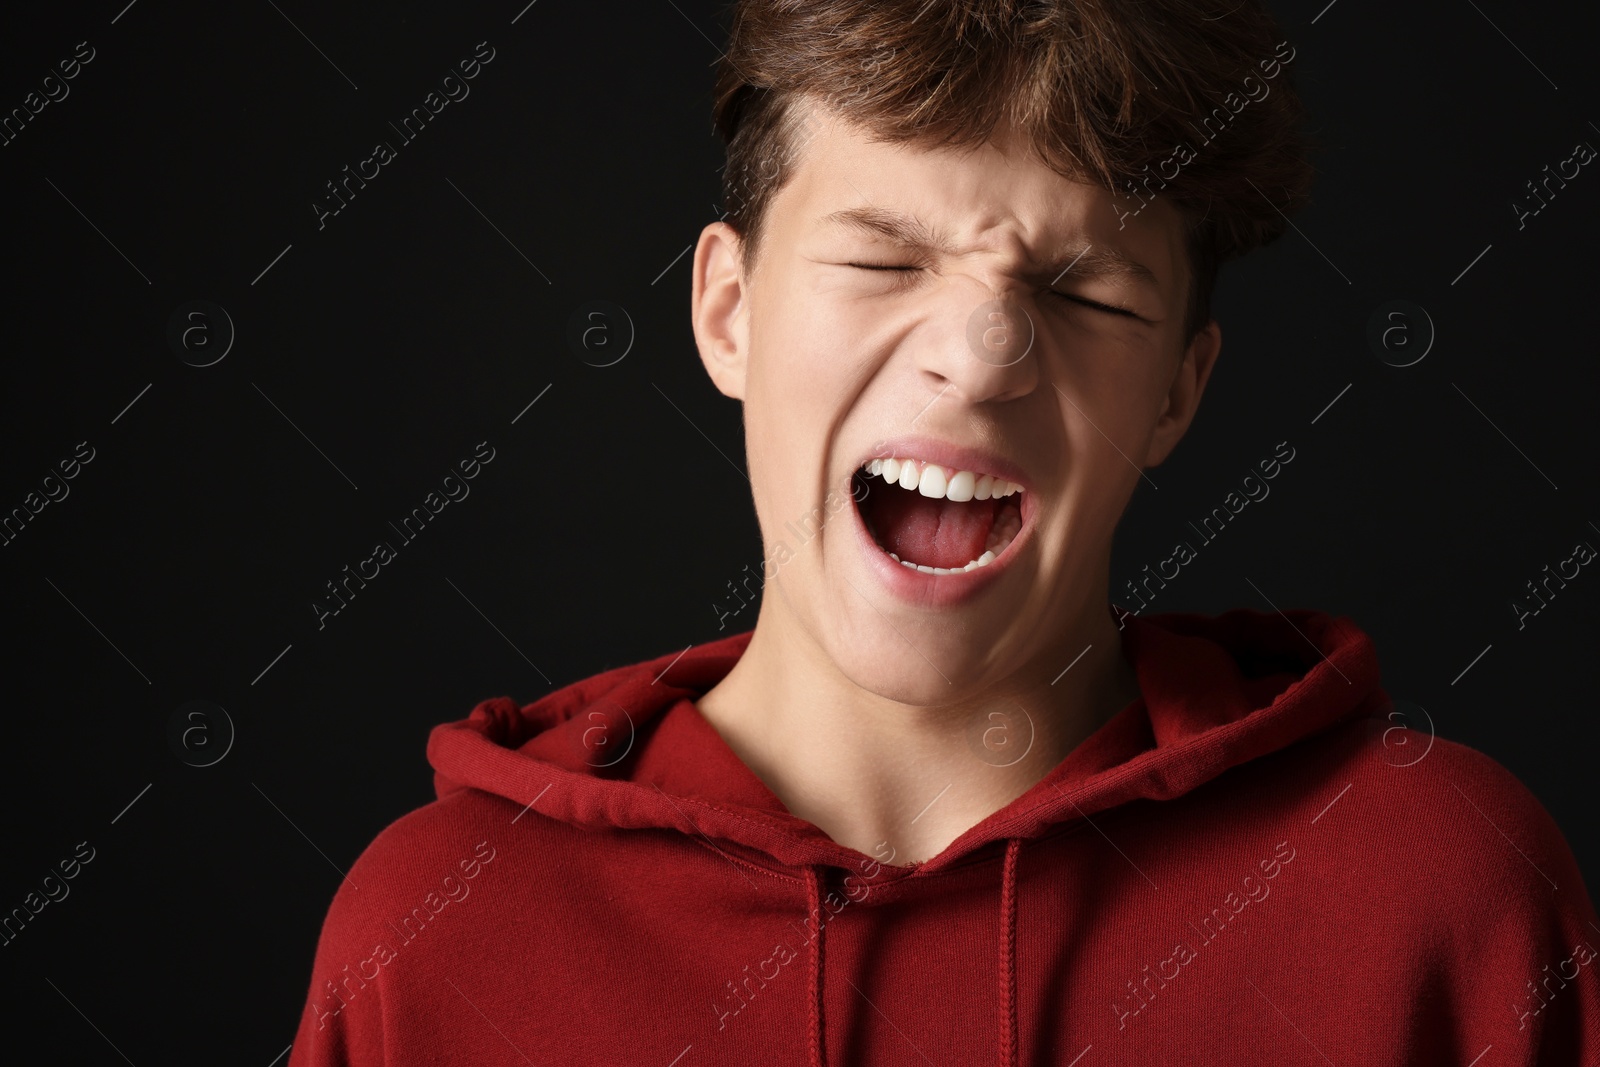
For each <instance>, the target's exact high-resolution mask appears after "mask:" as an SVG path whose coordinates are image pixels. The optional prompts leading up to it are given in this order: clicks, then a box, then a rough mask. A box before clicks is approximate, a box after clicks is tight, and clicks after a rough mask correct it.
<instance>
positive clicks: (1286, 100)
mask: <svg viewBox="0 0 1600 1067" xmlns="http://www.w3.org/2000/svg"><path fill="white" fill-rule="evenodd" d="M1230 3H1231V4H1232V5H1233V6H1231V7H1230V6H1229V5H1230ZM1275 42H1278V43H1275ZM1285 48H1288V53H1287V54H1285V53H1284V51H1283V50H1284V49H1285ZM1293 59H1294V50H1293V49H1292V48H1289V46H1288V42H1286V41H1280V39H1279V37H1278V28H1277V26H1276V24H1275V23H1274V22H1273V20H1272V18H1271V16H1269V15H1268V14H1267V13H1266V11H1265V10H1263V9H1262V7H1261V6H1260V3H1259V0H1215V2H1210V0H1150V2H1143V3H1140V2H1137V0H735V3H734V4H733V10H732V25H731V30H730V35H729V44H728V50H727V53H726V54H725V55H724V56H723V57H722V59H720V60H719V61H718V67H717V80H716V90H715V106H714V120H715V125H716V129H717V131H718V132H719V133H720V134H721V135H722V137H723V139H724V141H725V142H726V143H727V164H726V166H725V167H724V169H723V176H722V181H723V198H724V206H725V207H726V208H727V211H726V213H725V218H727V219H728V221H729V222H730V224H731V225H732V226H733V227H734V229H735V230H737V231H738V232H739V234H740V238H741V242H742V243H743V245H744V249H745V253H744V254H745V257H746V265H747V267H753V266H754V263H755V257H756V252H757V249H758V247H759V244H760V237H761V233H762V223H763V217H764V215H765V213H766V210H767V207H768V205H769V204H770V203H771V201H772V198H773V196H774V195H775V194H776V193H777V191H778V190H779V189H781V188H782V187H783V185H784V183H785V182H786V181H787V179H788V177H789V176H790V174H791V173H792V172H793V168H792V167H790V166H787V165H786V164H788V163H789V162H790V161H792V160H793V159H795V158H796V156H797V154H798V151H799V148H800V144H799V143H798V141H797V136H798V134H799V133H800V131H801V130H802V128H803V126H804V118H805V113H806V109H805V108H804V107H802V106H798V105H800V104H801V103H803V102H806V101H811V102H820V103H821V104H822V105H823V106H824V107H826V108H828V109H829V110H831V111H834V112H837V113H838V114H839V115H841V116H842V117H843V118H844V119H845V120H846V121H848V122H850V123H851V124H853V125H855V126H857V127H858V128H861V129H864V130H866V131H867V132H868V133H869V134H870V135H871V136H873V137H874V138H875V139H877V140H880V141H886V142H891V143H907V142H913V143H917V144H922V145H927V146H929V147H933V146H941V145H942V146H949V147H962V146H972V147H975V146H977V145H981V144H983V143H984V142H985V141H988V140H989V139H990V138H991V136H993V135H994V134H995V132H996V130H997V128H998V127H1001V126H1012V127H1015V128H1016V129H1017V130H1018V131H1020V133H1021V134H1022V136H1023V139H1024V140H1026V141H1027V142H1028V143H1029V145H1030V146H1031V150H1032V151H1033V152H1034V154H1035V155H1036V156H1037V157H1038V158H1039V159H1040V160H1041V161H1042V162H1043V163H1044V164H1045V165H1046V166H1048V167H1050V168H1051V169H1052V170H1054V171H1056V172H1057V173H1058V174H1061V175H1063V176H1064V177H1067V178H1070V179H1073V180H1076V181H1084V182H1089V183H1092V184H1095V185H1098V186H1100V187H1102V188H1105V189H1108V190H1110V191H1112V192H1113V194H1115V196H1116V197H1117V198H1118V199H1119V201H1120V202H1122V203H1123V204H1124V205H1125V209H1126V210H1128V211H1136V210H1138V209H1140V208H1141V206H1142V205H1143V204H1144V203H1146V202H1147V201H1148V200H1149V199H1150V198H1151V197H1155V196H1164V197H1168V198H1170V200H1171V201H1172V203H1173V205H1174V206H1175V207H1177V208H1178V210H1179V211H1180V213H1181V215H1182V217H1183V218H1184V220H1185V225H1186V231H1187V232H1186V238H1187V245H1188V250H1189V261H1190V268H1191V272H1190V277H1191V284H1190V287H1189V294H1188V295H1189V299H1188V307H1187V311H1186V318H1185V327H1186V329H1185V333H1184V337H1185V341H1186V342H1187V341H1188V340H1189V339H1191V338H1192V337H1193V336H1194V334H1195V332H1196V331H1198V330H1199V329H1201V328H1202V327H1203V326H1204V325H1205V324H1206V323H1207V322H1208V321H1209V320H1210V317H1211V314H1210V305H1211V291H1212V287H1213V285H1214V283H1215V280H1216V273H1217V269H1218V267H1219V266H1220V264H1221V263H1222V262H1223V261H1225V260H1227V259H1230V258H1233V257H1235V256H1239V255H1242V254H1244V253H1245V252H1248V251H1250V250H1251V249H1253V248H1257V247H1259V246H1261V245H1264V244H1267V243H1268V242H1270V241H1272V240H1274V239H1276V238H1277V237H1279V236H1280V235H1281V234H1282V233H1283V232H1284V231H1285V229H1286V228H1287V226H1288V218H1287V216H1288V215H1290V214H1292V213H1293V212H1294V211H1296V210H1298V209H1299V208H1300V207H1302V206H1303V205H1304V204H1305V203H1306V202H1307V201H1308V200H1309V197H1310V186H1311V179H1312V173H1313V171H1312V167H1311V164H1310V163H1309V162H1308V161H1307V159H1306V155H1307V152H1308V151H1309V150H1310V148H1311V147H1313V142H1312V141H1311V140H1310V139H1309V138H1308V137H1307V136H1306V135H1305V134H1304V132H1303V131H1302V129H1301V124H1302V122H1303V119H1304V109H1303V107H1302V105H1301V102H1300V98H1299V96H1298V95H1297V94H1296V93H1295V91H1294V88H1293V86H1292V84H1291V83H1290V81H1289V77H1288V72H1287V70H1286V69H1285V68H1284V65H1285V64H1287V63H1289V62H1290V61H1292V60H1293ZM1252 82H1254V83H1255V85H1256V86H1257V88H1256V89H1252V88H1250V83H1252ZM1263 89H1264V90H1265V91H1264V92H1262V93H1261V95H1259V96H1257V95H1256V93H1257V92H1258V91H1260V90H1263ZM1174 170H1175V171H1176V173H1172V172H1173V171H1174ZM1121 210H1124V208H1119V211H1121Z"/></svg>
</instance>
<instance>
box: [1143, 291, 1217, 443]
mask: <svg viewBox="0 0 1600 1067" xmlns="http://www.w3.org/2000/svg"><path fill="white" fill-rule="evenodd" d="M1221 353H1222V327H1221V326H1219V325H1217V320H1215V319H1212V320H1211V321H1210V322H1208V323H1206V325H1205V327H1204V328H1202V329H1201V330H1200V332H1199V333H1197V334H1195V336H1194V340H1192V341H1190V342H1189V347H1188V348H1187V349H1186V350H1185V351H1184V353H1183V360H1182V362H1181V363H1180V364H1179V366H1178V373H1177V374H1175V375H1174V376H1173V379H1172V387H1171V388H1170V389H1169V390H1168V391H1167V397H1166V401H1165V405H1164V406H1163V408H1162V411H1161V417H1160V418H1159V419H1157V420H1156V425H1155V430H1154V432H1153V433H1152V434H1151V437H1150V447H1149V449H1148V450H1147V451H1146V454H1145V462H1144V465H1145V466H1146V467H1156V466H1160V465H1161V463H1162V462H1163V461H1165V460H1166V458H1167V456H1169V455H1171V453H1172V450H1173V449H1174V448H1176V447H1177V446H1178V442H1179V441H1180V440H1182V439H1183V435H1184V434H1185V433H1186V432H1187V431H1188V429H1189V424H1190V423H1191V422H1193V421H1194V416H1195V412H1196V411H1198V410H1199V409H1200V397H1201V395H1202V394H1204V393H1205V389H1206V382H1208V381H1209V380H1210V379H1211V371H1212V369H1213V368H1215V367H1216V365H1217V357H1218V356H1219V355H1221Z"/></svg>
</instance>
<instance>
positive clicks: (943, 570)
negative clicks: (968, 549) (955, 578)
mask: <svg viewBox="0 0 1600 1067" xmlns="http://www.w3.org/2000/svg"><path fill="white" fill-rule="evenodd" d="M1007 540H1008V541H1009V540H1010V538H1007ZM1002 547H1004V546H1002ZM889 558H890V559H892V560H894V561H895V562H896V563H898V564H900V566H902V567H909V568H910V569H911V570H914V571H921V572H922V573H923V574H965V573H966V572H967V571H975V570H977V569H978V568H979V567H987V566H988V565H989V564H991V563H993V562H994V559H995V554H994V553H993V552H990V551H987V550H985V552H984V553H983V555H981V556H979V557H978V558H977V559H975V560H973V561H972V562H971V563H968V564H967V565H966V566H965V567H930V566H928V565H927V564H926V563H912V562H911V561H910V560H909V559H901V558H900V557H899V556H897V555H895V554H894V553H893V552H891V553H889Z"/></svg>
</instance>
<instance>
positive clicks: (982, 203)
mask: <svg viewBox="0 0 1600 1067" xmlns="http://www.w3.org/2000/svg"><path fill="white" fill-rule="evenodd" d="M797 107H799V108H800V109H801V111H800V113H799V115H798V117H797V123H796V129H795V132H794V133H793V134H792V136H791V138H790V144H789V145H788V146H787V147H788V153H787V154H788V157H789V160H790V170H789V175H788V180H787V182H786V183H785V184H784V185H783V187H782V188H781V189H780V190H779V192H778V193H777V195H775V196H774V198H773V200H772V202H771V204H770V205H769V211H770V212H771V217H770V219H769V223H768V225H769V227H770V228H771V229H772V230H773V231H778V230H782V231H784V232H785V234H786V235H787V236H788V237H789V238H790V239H791V240H806V239H808V238H810V239H819V240H821V239H827V238H828V237H829V236H830V235H831V236H837V237H839V238H840V239H851V240H856V241H877V242H881V243H885V244H895V245H917V246H924V247H928V248H931V249H937V250H940V251H943V252H945V253H946V254H950V255H962V254H968V253H999V254H1003V255H1006V256H1008V257H1011V258H1012V259H1014V260H1015V262H1016V263H1017V264H1018V265H1019V266H1025V265H1041V264H1046V263H1050V262H1055V261H1056V260H1057V259H1059V257H1060V254H1061V253H1063V252H1072V253H1074V254H1075V253H1077V252H1084V258H1083V260H1082V261H1081V262H1080V264H1079V269H1083V268H1088V272H1089V273H1095V274H1099V275H1101V276H1105V277H1110V278H1113V279H1115V280H1118V281H1121V282H1125V283H1128V284H1138V283H1149V284H1153V285H1155V286H1157V287H1159V288H1160V289H1161V290H1162V291H1163V292H1164V293H1166V294H1168V295H1171V294H1172V293H1173V292H1175V290H1176V288H1177V287H1178V284H1179V283H1181V281H1182V280H1183V279H1182V278H1181V276H1180V274H1181V268H1182V265H1183V262H1184V259H1183V256H1184V247H1183V218H1182V215H1181V214H1180V213H1179V211H1178V209H1177V208H1176V207H1175V206H1174V205H1173V204H1171V203H1170V202H1169V201H1164V200H1162V198H1161V197H1160V196H1159V195H1157V196H1155V197H1153V198H1149V197H1148V194H1147V200H1148V202H1147V203H1146V205H1145V206H1144V207H1143V208H1142V209H1140V204H1141V201H1140V200H1139V199H1136V198H1134V197H1133V195H1132V193H1131V192H1130V193H1129V194H1128V195H1126V196H1119V197H1113V196H1112V195H1111V193H1110V192H1109V191H1107V190H1106V189H1103V188H1100V187H1098V186H1094V185H1090V184H1088V183H1085V182H1080V181H1074V180H1072V179H1069V178H1066V177H1063V176H1062V175H1060V174H1058V173H1056V172H1055V171H1053V170H1051V169H1050V168H1049V167H1048V166H1046V165H1045V164H1044V163H1043V162H1042V161H1040V160H1039V159H1038V158H1037V157H1035V156H1034V155H1033V154H1032V152H1031V151H1030V150H1029V148H1028V147H1027V145H1026V143H1025V142H1024V141H1023V140H1022V139H1021V138H1020V136H1018V135H1017V134H1015V133H1014V132H1010V131H1002V132H1001V133H1000V134H998V135H997V136H996V137H994V138H992V139H991V140H989V141H987V142H985V143H983V144H982V145H979V146H976V147H970V146H963V147H956V148H953V147H948V146H930V145H924V144H917V143H890V142H885V141H881V140H877V139H876V138H875V137H874V136H873V135H872V134H871V133H870V132H868V131H866V130H864V129H862V128H861V127H859V126H855V125H853V124H851V123H849V122H847V121H845V120H843V119H842V118H841V117H840V116H838V115H837V114H836V113H834V112H831V111H828V110H826V109H824V108H822V107H820V106H817V105H814V104H811V103H809V102H805V101H803V102H801V103H800V104H798V105H797ZM1136 209H1138V210H1137V214H1134V213H1132V212H1134V211H1135V210H1136ZM1085 250H1087V251H1085ZM1069 258H1070V257H1069Z"/></svg>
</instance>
